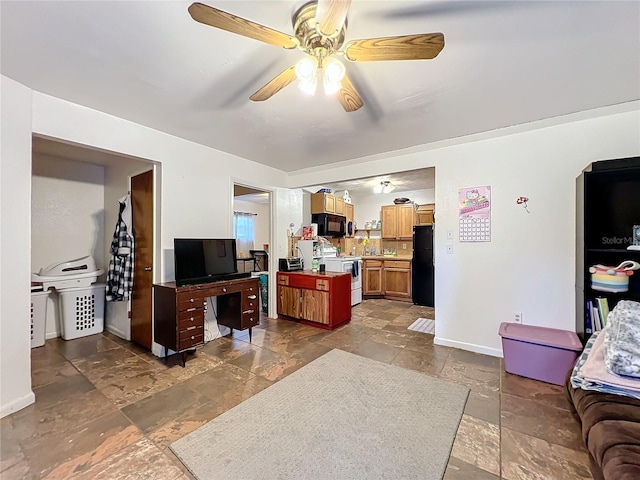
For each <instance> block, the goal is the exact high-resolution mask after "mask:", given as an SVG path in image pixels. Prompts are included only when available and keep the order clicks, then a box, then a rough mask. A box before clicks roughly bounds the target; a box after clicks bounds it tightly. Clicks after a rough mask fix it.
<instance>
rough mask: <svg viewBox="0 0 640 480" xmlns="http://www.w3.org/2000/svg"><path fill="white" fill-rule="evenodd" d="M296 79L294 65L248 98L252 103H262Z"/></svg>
mask: <svg viewBox="0 0 640 480" xmlns="http://www.w3.org/2000/svg"><path fill="white" fill-rule="evenodd" d="M295 79H296V67H295V65H293V66H291V67H289V68H287V69H286V70H285V71H284V72H282V73H281V74H280V75H278V76H277V77H275V78H274V79H273V80H271V81H270V82H269V83H267V84H266V85H265V86H264V87H262V88H261V89H260V90H258V91H257V92H256V93H254V94H253V95H251V96H250V97H249V98H250V99H251V100H253V101H254V102H262V101H263V100H267V99H269V98H271V97H273V96H274V95H275V94H276V93H278V92H279V91H280V90H282V89H283V88H284V87H286V86H287V85H289V84H290V83H291V82H293V81H294V80H295Z"/></svg>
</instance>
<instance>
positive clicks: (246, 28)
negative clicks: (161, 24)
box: [189, 2, 298, 48]
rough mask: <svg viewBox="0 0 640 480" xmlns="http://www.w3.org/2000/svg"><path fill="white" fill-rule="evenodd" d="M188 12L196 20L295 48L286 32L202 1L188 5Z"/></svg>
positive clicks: (279, 45) (228, 30) (294, 42)
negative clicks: (237, 15)
mask: <svg viewBox="0 0 640 480" xmlns="http://www.w3.org/2000/svg"><path fill="white" fill-rule="evenodd" d="M189 14H190V15H191V18H193V19H194V20H195V21H196V22H200V23H204V24H205V25H210V26H212V27H216V28H220V29H222V30H226V31H227V32H231V33H237V34H238V35H242V36H244V37H249V38H253V39H254V40H260V41H261V42H265V43H269V44H271V45H275V46H277V47H284V48H295V47H296V46H297V45H298V44H297V42H296V41H295V40H294V38H293V37H291V36H289V35H287V34H286V33H282V32H279V31H277V30H273V29H271V28H268V27H265V26H263V25H260V24H259V23H255V22H252V21H250V20H247V19H245V18H241V17H236V16H235V15H232V14H230V13H227V12H223V11H222V10H218V9H217V8H213V7H210V6H208V5H204V4H202V3H198V2H196V3H192V4H191V6H190V7H189Z"/></svg>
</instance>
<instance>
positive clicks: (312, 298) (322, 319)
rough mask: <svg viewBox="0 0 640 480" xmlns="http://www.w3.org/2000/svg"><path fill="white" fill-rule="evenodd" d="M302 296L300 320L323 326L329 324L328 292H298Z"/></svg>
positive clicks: (303, 290)
mask: <svg viewBox="0 0 640 480" xmlns="http://www.w3.org/2000/svg"><path fill="white" fill-rule="evenodd" d="M300 294H301V295H302V302H301V304H302V312H301V313H300V318H303V319H304V320H310V321H312V322H318V323H323V324H328V323H329V317H330V314H329V292H320V291H318V290H305V289H302V290H301V291H300Z"/></svg>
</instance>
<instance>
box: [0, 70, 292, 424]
mask: <svg viewBox="0 0 640 480" xmlns="http://www.w3.org/2000/svg"><path fill="white" fill-rule="evenodd" d="M213 128H215V127H213ZM32 134H36V135H40V136H43V137H47V138H53V139H59V140H61V141H64V142H69V143H75V144H78V145H81V146H87V147H90V148H96V149H99V150H105V151H111V152H118V153H121V154H123V155H126V156H131V157H136V158H143V159H149V160H150V161H154V162H157V163H158V164H161V167H162V170H161V174H160V175H158V176H157V178H158V181H159V185H158V188H159V189H160V191H161V192H162V205H160V206H159V207H158V209H157V210H158V212H159V213H158V215H159V216H158V218H157V224H156V228H158V227H159V228H160V232H161V233H160V235H159V236H158V245H159V249H158V251H159V252H160V253H159V255H161V257H160V258H161V261H160V262H159V265H158V267H159V268H157V269H156V271H155V272H154V281H165V280H171V279H173V261H172V260H171V261H167V259H172V258H173V252H172V249H173V238H174V237H177V236H228V235H230V233H231V225H230V218H231V215H230V212H231V198H232V195H233V194H232V187H233V181H232V180H231V178H232V176H233V179H234V180H235V181H238V180H242V182H241V183H243V184H248V185H264V187H272V188H274V189H276V188H278V187H285V186H286V182H287V180H286V174H285V173H284V172H282V171H279V170H276V169H275V168H270V167H267V166H264V165H260V164H257V163H255V162H251V161H249V160H245V159H242V158H239V157H236V156H233V155H229V154H226V153H223V152H220V151H217V150H214V149H212V148H209V147H205V146H202V145H197V144H195V143H192V142H189V141H186V140H183V139H180V138H177V137H174V136H171V135H168V134H165V133H162V132H159V131H156V130H153V129H150V128H147V127H143V126H141V125H138V124H135V123H133V122H129V121H126V120H122V119H120V118H117V117H113V116H111V115H107V114H105V113H102V112H98V111H95V110H92V109H89V108H86V107H82V106H80V105H76V104H73V103H70V102H65V101H63V100H60V99H57V98H54V97H50V96H48V95H44V94H41V93H39V92H34V91H31V90H30V89H28V88H26V87H24V86H23V85H20V84H18V83H16V82H14V81H12V80H10V79H8V78H6V77H4V76H2V150H1V151H2V193H1V195H2V200H3V201H2V205H1V209H2V210H1V212H2V220H1V221H2V223H1V224H0V226H1V228H2V230H1V235H2V237H1V238H2V244H1V246H2V273H1V274H0V275H1V277H0V278H1V280H2V282H1V283H0V287H1V300H2V301H1V305H2V306H1V310H0V311H1V312H2V318H1V319H0V324H1V328H2V329H1V333H2V338H1V339H0V352H1V359H2V362H1V365H2V366H1V372H2V386H1V390H0V392H1V393H2V397H1V398H0V402H1V405H0V412H1V414H2V415H5V414H7V413H10V412H11V411H14V410H16V409H18V408H21V407H22V406H25V405H27V404H28V403H30V402H32V401H33V393H32V392H31V390H30V385H31V380H30V341H29V302H30V298H29V290H28V285H29V282H30V272H31V265H30V256H31V254H30V246H31V225H30V224H31V205H30V204H31V136H32ZM238 172H241V173H240V174H238ZM239 177H241V178H239ZM283 228H284V231H283V232H282V234H281V235H280V237H281V238H283V239H284V237H285V235H286V234H285V233H284V232H285V231H286V227H283ZM274 238H278V237H277V236H276V235H275V234H274ZM274 299H275V297H274ZM271 304H272V305H273V304H274V302H271ZM154 352H155V353H156V354H159V353H160V349H159V347H158V346H157V345H154Z"/></svg>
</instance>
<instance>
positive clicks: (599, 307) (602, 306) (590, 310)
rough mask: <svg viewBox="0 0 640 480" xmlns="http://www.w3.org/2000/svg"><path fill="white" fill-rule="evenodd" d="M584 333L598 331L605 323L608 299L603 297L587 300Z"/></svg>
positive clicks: (607, 314)
mask: <svg viewBox="0 0 640 480" xmlns="http://www.w3.org/2000/svg"><path fill="white" fill-rule="evenodd" d="M586 314H587V318H586V324H585V333H587V334H591V333H593V332H599V331H600V330H602V329H603V328H604V327H605V326H606V325H607V317H608V316H609V301H608V300H607V299H606V298H603V297H597V298H595V299H594V300H587V309H586Z"/></svg>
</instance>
